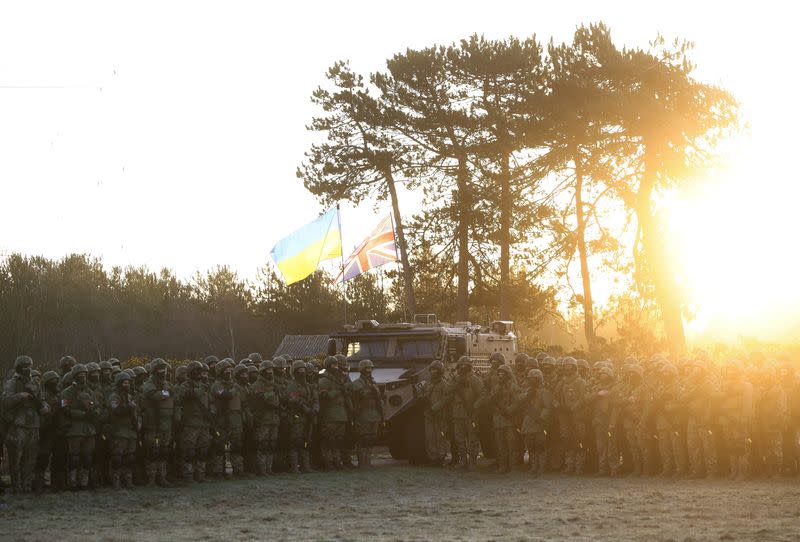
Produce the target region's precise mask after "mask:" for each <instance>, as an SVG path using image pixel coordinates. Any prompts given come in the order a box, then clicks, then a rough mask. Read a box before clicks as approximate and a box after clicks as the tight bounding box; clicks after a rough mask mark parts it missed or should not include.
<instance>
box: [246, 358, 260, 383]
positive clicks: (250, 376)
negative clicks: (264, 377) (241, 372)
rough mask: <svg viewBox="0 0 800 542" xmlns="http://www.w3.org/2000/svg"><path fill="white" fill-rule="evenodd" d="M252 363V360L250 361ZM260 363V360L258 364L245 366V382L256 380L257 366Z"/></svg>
mask: <svg viewBox="0 0 800 542" xmlns="http://www.w3.org/2000/svg"><path fill="white" fill-rule="evenodd" d="M251 363H252V361H251ZM259 365H261V362H260V361H259V362H258V365H248V366H247V383H248V384H249V385H252V384H255V382H256V380H258V373H259V371H258V366H259Z"/></svg>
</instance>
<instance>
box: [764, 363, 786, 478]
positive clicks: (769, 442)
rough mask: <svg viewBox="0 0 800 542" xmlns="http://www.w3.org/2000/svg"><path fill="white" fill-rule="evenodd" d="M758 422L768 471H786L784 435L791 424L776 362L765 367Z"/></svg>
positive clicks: (766, 471)
mask: <svg viewBox="0 0 800 542" xmlns="http://www.w3.org/2000/svg"><path fill="white" fill-rule="evenodd" d="M762 386H763V387H762V389H761V390H760V393H759V396H760V397H759V401H758V406H759V408H758V412H757V419H756V425H757V426H758V427H760V428H761V436H762V438H761V449H760V452H761V455H762V457H763V460H764V467H765V474H767V475H768V476H769V477H772V478H774V477H777V476H778V475H780V474H781V472H782V471H783V435H784V432H785V430H786V426H787V425H788V420H789V411H788V408H787V399H786V391H785V390H784V388H783V382H782V381H781V375H780V370H779V368H778V367H777V366H775V365H770V366H767V367H764V368H763V369H762Z"/></svg>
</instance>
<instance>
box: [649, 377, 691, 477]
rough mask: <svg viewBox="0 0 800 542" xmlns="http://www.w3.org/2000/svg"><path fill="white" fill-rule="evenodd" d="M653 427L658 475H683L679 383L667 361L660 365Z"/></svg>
mask: <svg viewBox="0 0 800 542" xmlns="http://www.w3.org/2000/svg"><path fill="white" fill-rule="evenodd" d="M655 403H656V431H657V432H658V448H659V455H660V456H661V476H665V477H666V476H685V475H686V458H685V454H684V451H683V447H682V446H681V444H682V440H681V436H680V435H681V433H682V432H683V431H684V427H683V424H682V423H681V421H682V420H683V417H682V416H681V414H682V413H681V403H680V383H679V381H678V369H677V368H676V367H675V366H674V365H671V364H669V363H666V364H663V365H662V366H661V382H660V386H659V388H658V391H657V392H656V397H655Z"/></svg>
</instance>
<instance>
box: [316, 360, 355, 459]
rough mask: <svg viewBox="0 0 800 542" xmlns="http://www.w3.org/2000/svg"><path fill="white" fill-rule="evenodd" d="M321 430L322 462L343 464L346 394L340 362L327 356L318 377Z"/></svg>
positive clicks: (346, 418) (346, 420) (346, 421)
mask: <svg viewBox="0 0 800 542" xmlns="http://www.w3.org/2000/svg"><path fill="white" fill-rule="evenodd" d="M318 388H319V434H320V448H321V455H322V465H323V467H324V468H325V469H326V470H330V469H334V468H335V469H341V468H343V465H342V460H341V457H340V450H341V449H342V448H343V447H344V445H343V441H344V438H345V431H346V430H347V424H348V416H347V395H346V390H345V386H344V383H343V382H342V380H341V378H339V362H338V361H337V359H336V358H335V357H333V356H328V357H327V358H325V373H324V374H322V375H321V376H320V378H319V385H318Z"/></svg>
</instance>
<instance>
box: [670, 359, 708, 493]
mask: <svg viewBox="0 0 800 542" xmlns="http://www.w3.org/2000/svg"><path fill="white" fill-rule="evenodd" d="M691 365H692V369H691V370H690V371H689V376H688V378H687V380H686V381H685V382H684V383H683V385H682V386H681V390H680V398H679V400H680V403H681V404H683V405H685V406H686V411H687V415H688V420H687V425H686V443H687V451H688V455H689V476H690V477H691V478H702V477H703V476H707V477H709V478H712V477H714V476H716V474H717V447H716V442H715V439H714V431H713V427H714V426H713V421H712V419H711V404H710V403H711V402H712V401H713V397H715V396H716V395H717V393H716V391H715V390H714V387H713V385H712V382H711V379H710V378H709V375H708V371H707V369H706V366H705V364H704V363H703V362H702V361H700V360H695V361H693V362H692V363H691Z"/></svg>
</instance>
